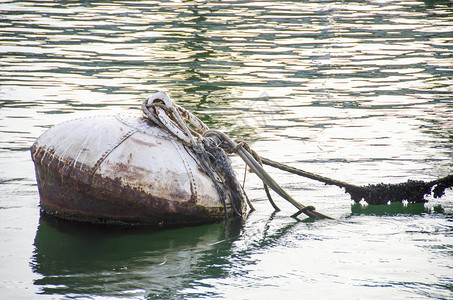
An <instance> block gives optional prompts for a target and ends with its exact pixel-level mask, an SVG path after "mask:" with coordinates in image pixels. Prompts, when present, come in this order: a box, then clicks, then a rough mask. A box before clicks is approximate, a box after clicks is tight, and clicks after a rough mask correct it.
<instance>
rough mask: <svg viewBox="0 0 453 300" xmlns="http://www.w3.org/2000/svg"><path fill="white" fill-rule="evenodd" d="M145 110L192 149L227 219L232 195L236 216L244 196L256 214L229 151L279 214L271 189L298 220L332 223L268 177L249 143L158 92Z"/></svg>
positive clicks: (144, 104)
mask: <svg viewBox="0 0 453 300" xmlns="http://www.w3.org/2000/svg"><path fill="white" fill-rule="evenodd" d="M142 110H143V113H144V114H145V116H146V117H148V118H149V119H150V120H151V121H153V122H154V123H155V124H156V125H158V126H160V127H162V128H165V129H166V130H167V131H169V132H170V133H171V134H173V135H174V136H175V137H177V138H178V139H179V140H180V141H181V142H182V143H183V144H184V145H186V146H187V147H189V148H191V149H192V151H193V152H194V153H195V155H196V156H197V159H198V162H199V163H200V165H201V166H202V168H203V170H204V171H205V173H206V174H207V175H208V176H209V177H210V178H211V180H212V182H213V183H214V186H215V188H216V190H217V192H218V194H219V197H220V199H221V201H222V203H223V206H224V210H225V218H228V211H227V204H226V199H227V196H228V195H229V196H230V199H231V206H232V210H233V213H234V214H235V215H241V211H242V199H243V197H242V194H244V195H245V198H246V200H247V203H248V205H249V206H250V208H251V209H252V210H254V208H253V206H252V204H251V202H250V200H249V199H248V197H247V195H246V194H245V192H244V190H243V187H242V186H241V185H240V184H239V182H238V181H237V179H236V177H235V175H234V171H233V169H232V167H231V164H230V163H229V159H228V157H227V155H226V154H225V151H226V152H234V153H237V154H238V155H239V156H240V157H241V158H242V159H243V160H244V162H245V163H246V164H247V165H248V166H249V167H250V168H251V169H252V170H253V172H254V173H255V174H256V175H257V176H258V177H259V178H260V179H261V180H262V181H263V183H264V188H265V191H266V194H267V196H268V199H269V201H270V202H271V204H272V206H273V207H274V209H275V210H279V208H278V207H277V205H276V204H275V203H274V201H273V200H272V198H271V196H270V193H269V190H268V188H267V187H268V186H269V187H270V188H271V189H273V190H274V191H275V192H276V193H277V194H279V195H280V196H282V197H283V198H284V199H286V200H288V201H289V202H290V203H291V204H293V205H294V206H295V207H296V208H297V209H298V213H296V214H294V216H295V215H299V214H300V213H305V214H306V215H307V216H309V217H312V218H316V219H331V218H330V217H328V216H326V215H323V214H321V213H319V212H317V211H316V210H315V209H314V207H312V206H304V205H302V204H300V203H299V202H297V201H296V200H294V199H293V198H292V197H291V196H290V195H289V194H288V193H287V192H286V191H285V190H284V189H283V188H282V187H280V186H279V185H278V184H277V183H276V182H275V181H274V180H273V179H272V178H271V177H270V176H269V174H267V172H266V171H265V170H264V169H263V168H262V162H261V159H260V158H259V155H258V154H256V153H255V152H254V151H253V150H251V149H250V147H249V146H248V145H247V144H246V143H245V142H239V143H235V142H233V141H232V140H231V139H230V138H229V137H228V136H227V135H226V134H225V133H223V132H220V131H216V130H210V129H209V127H208V126H207V125H206V124H204V123H203V122H202V121H201V120H200V119H198V118H197V117H196V116H194V115H193V114H192V113H190V112H189V111H187V110H185V109H183V108H182V107H180V106H178V105H176V104H175V103H174V102H173V101H172V100H171V99H170V97H169V96H168V95H167V94H166V93H164V92H158V93H156V94H154V95H152V96H151V97H149V98H148V99H147V100H145V101H144V102H143V104H142ZM186 121H187V122H188V123H189V124H191V125H193V127H194V128H191V127H189V126H188V125H187V124H186ZM212 158H214V159H212Z"/></svg>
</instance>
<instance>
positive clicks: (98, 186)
mask: <svg viewBox="0 0 453 300" xmlns="http://www.w3.org/2000/svg"><path fill="white" fill-rule="evenodd" d="M31 153H32V159H33V161H34V164H35V170H36V177H37V182H38V188H39V194H40V199H41V209H42V211H44V212H45V213H47V214H51V215H55V216H58V217H60V218H64V219H69V220H78V221H86V222H92V223H107V224H141V225H162V224H164V225H171V224H177V225H188V224H198V223H206V222H212V221H215V220H219V219H223V218H224V216H225V209H224V208H225V207H226V208H227V210H228V211H227V215H232V214H233V213H232V211H231V210H232V208H231V197H227V199H226V206H225V203H222V201H221V199H220V197H219V195H218V192H217V191H216V188H215V186H214V184H213V182H212V180H211V178H210V177H209V176H207V174H206V173H205V172H204V171H203V169H202V168H200V165H199V162H197V159H196V156H195V155H194V153H193V152H192V151H191V149H188V148H187V147H185V145H184V144H183V143H181V142H180V141H179V140H178V139H176V138H175V137H174V136H173V135H171V134H170V133H168V132H167V131H165V130H164V129H162V128H160V127H159V126H157V125H156V124H154V123H153V122H151V121H150V120H149V119H147V118H145V117H143V116H141V115H130V114H119V115H109V116H96V117H86V118H79V119H75V120H71V121H67V122H64V123H61V124H58V125H55V126H54V127H52V128H50V129H49V130H47V131H46V132H45V133H43V134H42V135H41V136H40V137H39V138H38V139H37V140H36V142H35V143H34V144H33V146H32V147H31Z"/></svg>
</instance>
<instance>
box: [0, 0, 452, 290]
mask: <svg viewBox="0 0 453 300" xmlns="http://www.w3.org/2000/svg"><path fill="white" fill-rule="evenodd" d="M452 6H453V5H452V2H450V1H446V0H445V1H443V0H439V1H432V0H431V1H430V0H426V1H404V2H403V1H397V2H395V1H342V2H338V1H311V2H308V1H302V2H300V1H298V2H295V1H285V2H266V1H256V2H248V1H209V2H203V1H184V2H181V1H163V2H161V1H139V2H131V1H113V2H112V1H59V2H55V1H39V2H37V1H13V0H5V1H1V2H0V57H1V60H0V78H1V79H0V133H1V134H0V157H1V159H0V188H1V191H2V193H1V196H0V220H1V221H0V230H1V236H2V237H1V238H0V244H1V247H0V248H1V249H2V250H1V252H0V265H2V268H1V270H0V282H1V284H0V286H3V287H4V288H2V289H4V291H2V292H4V293H2V294H5V295H6V296H10V297H11V298H16V297H17V296H24V295H28V296H30V297H31V298H34V297H37V296H38V293H39V295H40V296H41V297H45V296H46V295H47V296H49V297H54V296H55V295H57V296H58V297H60V296H61V295H66V296H67V297H72V296H74V297H85V296H86V297H94V298H98V297H99V298H101V297H103V296H106V297H107V296H109V295H110V296H124V297H127V298H136V297H143V296H146V295H147V296H148V297H149V298H150V299H151V298H159V297H160V298H162V297H163V298H190V297H194V298H196V297H216V296H220V297H226V298H251V299H257V298H260V299H261V298H264V297H270V296H277V295H286V296H301V295H304V296H308V297H309V296H312V297H314V298H323V299H329V298H335V299H338V298H346V297H348V298H351V297H353V298H354V297H359V296H360V297H368V298H369V297H381V298H382V297H385V298H386V299H392V297H393V298H395V299H401V298H405V297H419V298H431V297H432V298H444V299H446V298H449V297H451V295H452V294H451V292H452V285H451V282H452V280H453V277H452V276H451V273H450V271H451V267H452V264H451V248H452V245H453V241H452V235H451V232H452V227H451V212H452V211H453V203H452V201H451V199H452V193H451V191H449V192H448V193H447V196H446V197H444V198H443V199H440V200H435V199H430V202H429V203H428V204H427V205H426V207H424V208H423V209H421V210H420V209H418V208H415V209H414V210H413V211H414V212H413V213H411V212H410V208H408V209H405V210H403V211H400V213H393V212H392V213H389V212H388V211H387V212H384V213H383V214H384V216H377V215H376V214H377V213H376V212H375V211H373V212H371V213H369V214H367V211H366V210H364V211H363V212H359V213H354V214H353V213H352V211H351V203H350V201H349V197H348V196H347V195H345V194H344V193H343V191H342V190H340V189H338V188H335V187H330V186H325V185H323V184H319V183H316V182H312V181H309V180H307V179H301V178H295V177H293V176H288V175H286V174H283V173H282V172H280V171H275V170H272V174H273V175H275V178H277V179H278V181H279V183H280V184H281V185H282V186H284V187H285V188H287V189H288V191H289V192H290V194H292V195H293V196H294V197H295V198H296V199H301V202H303V203H307V204H314V205H315V206H316V207H317V209H318V210H319V211H321V212H325V213H328V214H329V215H333V216H335V217H338V218H341V219H342V220H343V221H347V222H339V223H335V224H331V223H327V224H326V223H323V222H320V223H314V224H313V223H305V222H297V221H295V220H293V219H291V218H289V217H288V215H290V214H291V213H292V208H291V207H289V206H286V204H282V205H281V206H282V208H283V212H281V213H279V214H276V215H273V214H272V211H271V208H270V207H269V205H268V203H267V202H266V201H264V195H263V192H262V191H261V185H260V183H259V182H258V180H256V179H254V177H253V175H249V176H248V180H247V190H248V191H249V196H250V197H251V198H252V199H253V200H254V201H255V202H256V207H257V208H258V210H257V212H254V213H253V214H252V215H251V216H250V217H249V218H248V220H247V222H246V224H245V225H244V228H243V229H242V231H241V233H240V234H239V233H237V232H236V234H230V235H228V234H226V233H224V232H222V230H221V229H219V228H218V225H219V224H215V225H212V226H211V227H210V226H207V227H203V228H199V229H197V230H193V231H191V230H183V231H182V232H183V233H181V232H179V231H173V230H169V231H168V233H167V234H165V232H164V233H149V235H143V236H142V235H132V236H130V235H128V234H127V233H125V234H124V235H119V236H116V237H112V236H109V237H104V238H105V240H97V241H96V242H95V239H94V238H93V237H96V239H102V238H103V235H104V233H103V232H100V233H97V234H98V236H96V234H94V235H89V234H85V233H80V232H79V231H78V229H77V228H72V229H71V228H69V233H68V232H67V231H65V230H67V228H63V227H61V226H60V227H59V226H57V225H55V224H53V226H54V227H52V226H50V225H49V223H47V222H46V221H45V220H40V221H39V208H38V202H39V196H38V193H37V189H36V184H35V178H34V170H33V165H32V163H31V161H30V156H29V150H28V149H29V147H30V145H31V144H32V143H33V141H34V140H35V139H36V138H37V137H38V136H39V135H40V134H41V133H42V132H43V131H44V130H45V129H47V128H48V127H50V126H52V125H53V124H55V123H58V122H61V121H65V120H68V119H70V118H73V117H75V116H80V115H87V114H98V113H104V112H108V113H112V112H119V111H127V110H137V109H139V105H140V103H141V102H142V100H143V99H144V98H145V97H147V96H149V95H150V94H151V93H153V92H155V91H156V90H167V91H168V92H169V93H170V95H171V96H172V97H173V98H174V100H176V101H177V102H178V103H179V104H181V105H182V106H184V107H185V108H187V109H189V110H191V111H192V112H194V113H195V114H197V115H198V116H200V117H201V118H202V120H203V121H204V122H206V123H208V124H209V125H210V126H211V127H213V128H218V129H220V130H223V131H225V132H227V133H228V134H230V135H231V136H233V137H240V138H243V139H245V140H248V141H250V142H251V143H252V145H253V147H254V149H255V150H257V152H258V153H260V154H262V155H263V156H264V157H269V158H274V159H275V160H279V161H282V162H287V163H290V164H292V165H294V166H296V167H300V168H303V169H306V170H307V171H312V172H315V173H319V174H322V175H325V176H329V177H333V178H338V179H341V180H344V181H348V182H352V183H356V184H367V183H379V182H401V181H405V180H406V179H408V178H411V179H419V180H430V179H433V178H436V177H440V176H445V175H447V174H449V173H451V168H452V166H453V164H452V154H453V151H452V147H451V144H452V130H453V117H452V116H453V104H452V103H453V101H452V100H453V97H452V92H453V90H452V86H453V76H452V74H453V72H452V58H453V46H452V42H453V39H452V31H453V30H452V28H453V11H452V10H453V8H452ZM233 161H234V165H235V167H236V169H237V170H238V172H240V171H241V170H243V165H242V163H241V162H240V161H239V160H238V159H237V158H234V160H233ZM241 176H242V175H241ZM439 204H441V205H442V208H443V210H444V213H433V207H435V206H436V205H439ZM238 235H239V236H238ZM182 236H184V237H186V236H187V237H188V238H187V240H183V241H180V239H181V238H182ZM52 237H55V240H52ZM153 239H156V240H157V239H159V240H160V241H162V243H161V244H159V245H160V246H159V245H157V246H156V245H153V243H152V242H153ZM33 241H34V242H33ZM55 241H58V244H54V243H55ZM197 241H198V242H197ZM223 241H227V242H223ZM179 242H180V243H179ZM217 242H218V244H216V243H217ZM78 243H80V244H85V245H87V249H90V251H92V255H93V257H92V258H96V259H93V260H91V262H92V263H93V265H94V269H90V267H92V266H89V265H87V264H84V263H83V262H84V261H90V260H87V257H84V255H89V254H87V253H85V252H83V249H77V246H71V245H77V244H78ZM130 243H133V245H134V246H133V247H131V248H130V249H129V250H130V251H127V249H128V245H129V244H130ZM141 244H144V245H145V246H142V245H141ZM211 244H215V245H217V246H212V245H211ZM112 245H113V246H112ZM206 245H209V246H206ZM153 247H154V248H153ZM68 249H69V250H68ZM71 249H73V252H70V251H71ZM106 249H107V250H106ZM58 251H61V252H65V253H66V252H69V253H66V254H68V255H69V257H71V258H67V257H65V256H64V255H66V254H65V253H60V252H58ZM153 251H154V252H153ZM104 252H105V253H107V252H111V256H108V255H107V256H103V253H104ZM162 253H168V254H169V256H168V257H167V258H168V259H169V260H168V264H167V265H165V264H164V265H159V264H161V263H162V262H163V261H164V260H163V257H162ZM46 256H47V258H45V257H46ZM71 259H74V264H71V263H72V262H71V261H70V260H71ZM30 260H31V261H30ZM29 264H30V265H31V268H30V267H29ZM123 267H128V268H125V269H124V268H123ZM122 268H123V269H122ZM159 272H162V274H163V276H162V278H157V277H156V274H159ZM169 278H170V279H169ZM169 280H175V281H177V283H178V284H175V285H174V286H173V287H172V286H171V285H169V284H168V281H169ZM333 291H335V294H332V292H333ZM62 297H64V296H62Z"/></svg>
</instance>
